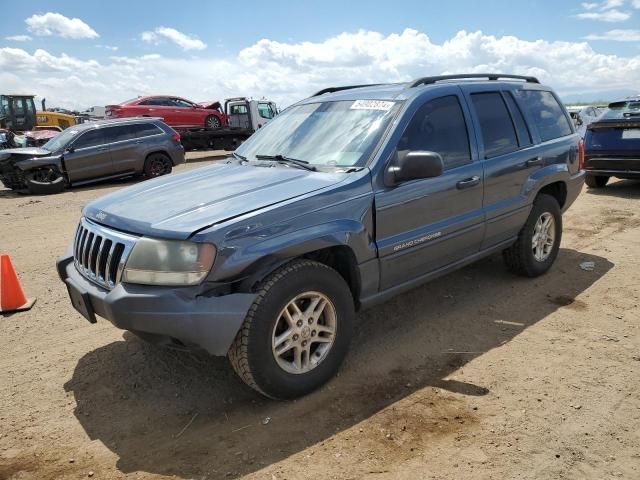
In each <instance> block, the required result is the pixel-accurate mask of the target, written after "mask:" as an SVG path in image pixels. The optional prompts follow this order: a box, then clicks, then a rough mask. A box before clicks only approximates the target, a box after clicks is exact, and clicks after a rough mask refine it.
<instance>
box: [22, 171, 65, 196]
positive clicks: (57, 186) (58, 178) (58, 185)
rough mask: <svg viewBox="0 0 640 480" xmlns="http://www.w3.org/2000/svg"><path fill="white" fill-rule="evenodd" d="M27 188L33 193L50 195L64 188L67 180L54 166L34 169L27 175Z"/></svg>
mask: <svg viewBox="0 0 640 480" xmlns="http://www.w3.org/2000/svg"><path fill="white" fill-rule="evenodd" d="M26 184H27V190H29V193H31V194H33V195H50V194H53V193H60V192H62V191H63V190H64V187H65V186H66V182H65V179H64V177H63V176H62V174H61V173H60V172H59V171H58V170H57V169H56V168H53V167H50V168H40V169H38V170H33V171H31V172H29V173H28V174H27V175H26Z"/></svg>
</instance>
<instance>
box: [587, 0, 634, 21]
mask: <svg viewBox="0 0 640 480" xmlns="http://www.w3.org/2000/svg"><path fill="white" fill-rule="evenodd" d="M631 3H632V5H633V6H634V7H635V6H636V4H640V0H631ZM624 4H625V0H603V1H601V2H586V3H581V4H580V5H581V6H582V8H583V10H584V12H582V13H579V14H578V15H576V17H578V18H581V19H583V20H598V21H601V22H609V23H615V22H624V21H626V20H629V19H630V18H631V13H630V12H626V11H621V10H618V8H620V7H623V6H624Z"/></svg>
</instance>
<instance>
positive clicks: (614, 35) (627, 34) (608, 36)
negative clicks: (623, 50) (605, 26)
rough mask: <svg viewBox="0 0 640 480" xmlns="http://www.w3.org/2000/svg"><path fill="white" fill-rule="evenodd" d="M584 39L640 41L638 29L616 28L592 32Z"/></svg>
mask: <svg viewBox="0 0 640 480" xmlns="http://www.w3.org/2000/svg"><path fill="white" fill-rule="evenodd" d="M584 38H585V39H586V40H611V41H614V42H640V30H632V29H616V30H609V31H608V32H605V33H600V34H598V33H592V34H590V35H587V36H586V37H584Z"/></svg>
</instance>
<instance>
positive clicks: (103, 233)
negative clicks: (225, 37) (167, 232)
mask: <svg viewBox="0 0 640 480" xmlns="http://www.w3.org/2000/svg"><path fill="white" fill-rule="evenodd" d="M137 239H138V237H135V236H133V235H129V234H126V233H122V232H118V231H117V230H111V229H109V228H106V227H103V226H102V225H98V224H96V223H93V222H91V221H89V220H87V219H86V218H84V217H83V218H82V219H81V220H80V224H79V225H78V229H77V230H76V236H75V239H74V243H73V255H74V257H73V258H74V264H75V266H76V269H77V270H78V271H79V272H80V273H81V274H82V275H83V276H84V277H86V278H87V279H89V280H91V281H92V282H94V283H96V284H98V285H100V286H101V287H104V288H107V289H109V290H110V289H112V288H113V287H115V286H116V285H117V284H118V283H120V278H121V276H122V271H123V270H124V264H125V262H126V261H127V257H128V256H129V253H130V252H131V249H132V248H133V246H134V244H135V242H136V240H137Z"/></svg>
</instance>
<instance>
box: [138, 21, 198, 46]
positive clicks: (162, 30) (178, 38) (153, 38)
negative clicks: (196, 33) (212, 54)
mask: <svg viewBox="0 0 640 480" xmlns="http://www.w3.org/2000/svg"><path fill="white" fill-rule="evenodd" d="M140 37H141V38H142V40H143V41H145V42H147V43H152V44H154V45H157V44H158V43H160V40H161V37H162V38H165V39H167V40H170V41H172V42H173V43H175V44H176V45H178V46H180V47H182V49H183V50H204V49H205V48H207V44H206V43H204V42H203V41H202V40H198V39H197V38H195V37H190V36H189V35H186V34H184V33H182V32H179V31H178V30H176V29H175V28H170V27H157V28H156V29H155V30H154V31H153V32H150V31H146V32H142V34H141V35H140Z"/></svg>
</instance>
